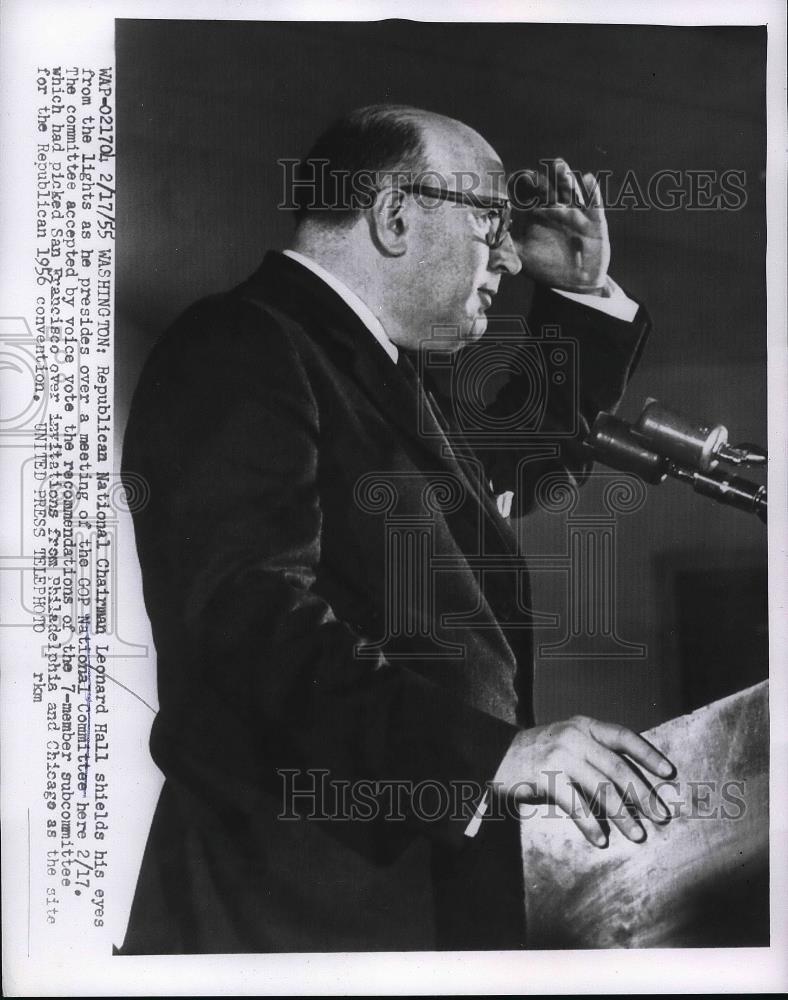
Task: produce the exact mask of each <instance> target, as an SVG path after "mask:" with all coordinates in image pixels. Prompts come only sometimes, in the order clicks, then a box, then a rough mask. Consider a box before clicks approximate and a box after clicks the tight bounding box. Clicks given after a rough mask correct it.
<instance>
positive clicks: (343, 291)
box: [282, 250, 399, 364]
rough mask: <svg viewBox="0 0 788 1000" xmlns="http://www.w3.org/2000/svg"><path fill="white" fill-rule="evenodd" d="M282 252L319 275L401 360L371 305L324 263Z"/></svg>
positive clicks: (390, 354)
mask: <svg viewBox="0 0 788 1000" xmlns="http://www.w3.org/2000/svg"><path fill="white" fill-rule="evenodd" d="M282 253H283V254H284V255H285V257H290V258H292V260H295V261H297V262H298V263H299V264H301V265H302V266H303V267H305V268H307V269H308V270H310V271H311V272H312V273H313V274H315V275H317V277H318V278H320V279H321V281H324V282H325V283H326V284H327V285H328V286H329V288H332V289H333V290H334V291H335V292H336V293H337V295H338V296H339V297H340V298H341V299H342V300H343V301H344V302H345V304H346V305H347V306H349V307H350V308H351V309H352V310H353V312H354V313H355V314H356V315H357V316H358V318H359V319H360V320H361V322H362V323H363V324H364V326H365V327H366V328H367V329H368V330H369V332H370V333H371V334H372V336H373V337H374V338H375V340H377V342H378V343H379V344H380V346H381V347H382V348H383V350H384V351H385V352H386V354H388V356H389V357H390V358H391V360H392V361H393V362H394V364H396V363H397V361H398V360H399V351H398V350H397V345H396V344H394V343H392V342H391V341H390V340H389V338H388V335H387V334H386V331H385V330H384V329H383V324H382V323H381V322H380V320H379V319H378V318H377V316H376V315H375V314H374V313H373V312H372V310H371V309H370V308H369V306H368V305H367V304H366V303H365V302H363V301H362V300H361V299H360V298H359V297H358V295H356V293H355V292H354V291H353V290H352V289H350V288H348V286H347V285H346V284H345V283H344V281H340V280H339V278H337V277H336V276H335V275H333V274H332V273H331V272H330V271H327V270H326V269H325V268H324V267H323V266H322V265H320V264H318V263H317V262H316V261H314V260H312V258H311V257H307V256H305V255H304V254H302V253H299V252H298V250H283V251H282Z"/></svg>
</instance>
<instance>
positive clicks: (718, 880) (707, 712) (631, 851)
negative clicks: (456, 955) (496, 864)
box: [521, 682, 769, 948]
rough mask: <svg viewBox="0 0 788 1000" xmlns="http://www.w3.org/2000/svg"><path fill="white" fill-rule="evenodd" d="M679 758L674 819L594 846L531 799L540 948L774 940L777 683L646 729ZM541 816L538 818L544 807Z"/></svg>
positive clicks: (525, 839)
mask: <svg viewBox="0 0 788 1000" xmlns="http://www.w3.org/2000/svg"><path fill="white" fill-rule="evenodd" d="M643 735H644V736H645V738H646V739H647V740H649V742H651V743H653V744H654V745H655V746H657V747H658V748H659V749H660V750H662V751H663V753H665V754H666V755H667V756H668V757H669V758H670V760H671V761H673V763H674V764H675V765H676V769H677V775H676V778H675V779H674V780H673V781H672V782H660V783H659V787H660V795H661V798H662V799H663V801H664V802H665V804H666V805H667V806H668V809H669V810H670V812H671V814H672V815H673V819H672V820H671V821H670V823H668V824H666V825H665V826H664V827H658V826H655V825H654V824H651V823H649V822H648V820H645V821H644V823H643V825H644V827H645V828H646V832H647V838H646V840H645V841H644V842H643V843H641V844H635V843H632V842H631V841H629V840H627V839H626V838H625V837H624V836H623V835H622V834H620V833H619V831H618V830H617V829H615V828H613V829H612V830H611V832H610V844H609V846H608V847H607V848H606V849H603V850H600V849H599V848H595V847H592V846H591V845H590V844H589V843H588V842H587V841H586V840H585V839H584V838H583V836H582V835H581V834H580V832H579V831H578V829H577V828H576V827H575V825H574V823H573V822H572V821H571V820H570V819H569V818H568V817H567V816H566V815H565V814H563V813H562V812H561V811H560V810H559V809H557V808H556V807H552V808H551V807H549V806H547V805H540V806H533V807H523V809H522V815H523V817H524V818H523V820H522V823H521V831H522V848H523V863H524V866H525V887H526V914H527V920H528V941H529V947H532V948H653V947H735V946H745V945H747V946H766V945H768V944H769V877H768V837H769V813H768V791H769V772H768V755H769V715H768V682H763V683H762V684H758V685H756V686H755V687H752V688H749V689H747V690H745V691H741V692H739V693H738V694H735V695H732V696H731V697H729V698H725V699H723V700H722V701H718V702H715V703H714V704H712V705H707V706H705V707H704V708H701V709H699V710H698V711H697V712H693V713H692V714H691V715H684V716H681V717H679V718H677V719H671V721H670V722H666V723H664V724H663V725H661V726H658V727H657V728H656V729H652V730H649V732H647V733H644V734H643ZM534 814H535V815H534Z"/></svg>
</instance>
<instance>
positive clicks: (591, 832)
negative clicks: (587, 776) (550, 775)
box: [550, 771, 607, 847]
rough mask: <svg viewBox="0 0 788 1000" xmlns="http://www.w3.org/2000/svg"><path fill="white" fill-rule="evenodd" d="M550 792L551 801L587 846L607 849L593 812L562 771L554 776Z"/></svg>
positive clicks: (604, 837)
mask: <svg viewBox="0 0 788 1000" xmlns="http://www.w3.org/2000/svg"><path fill="white" fill-rule="evenodd" d="M550 792H551V797H552V799H553V801H554V802H555V803H556V805H558V806H560V807H561V809H563V810H564V812H565V813H566V814H567V816H569V817H570V819H571V820H572V821H573V822H574V824H575V826H576V827H577V828H578V830H579V831H580V832H581V833H582V834H583V836H584V837H585V838H586V840H587V841H588V843H589V844H592V845H593V846H594V847H607V836H606V834H605V831H604V830H603V829H602V827H601V826H600V824H599V821H598V820H597V818H596V817H595V816H594V813H593V810H592V809H591V808H589V806H588V804H587V803H586V802H584V801H583V796H582V795H581V794H580V793H579V792H578V790H577V788H576V787H575V785H573V784H572V782H571V781H570V780H569V778H568V776H567V775H566V774H565V773H564V772H563V771H562V772H560V773H559V774H556V775H555V780H554V781H552V782H551V788H550Z"/></svg>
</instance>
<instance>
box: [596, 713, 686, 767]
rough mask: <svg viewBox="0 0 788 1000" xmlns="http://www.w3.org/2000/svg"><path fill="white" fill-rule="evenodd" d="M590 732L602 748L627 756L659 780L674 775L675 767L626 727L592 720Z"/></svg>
mask: <svg viewBox="0 0 788 1000" xmlns="http://www.w3.org/2000/svg"><path fill="white" fill-rule="evenodd" d="M590 731H591V735H592V736H593V737H594V739H595V740H596V741H597V742H598V743H601V744H602V746H603V747H607V748H608V749H610V750H616V751H618V753H625V754H627V756H629V757H631V758H632V760H634V761H635V762H636V763H637V764H640V766H641V767H644V768H646V770H647V771H651V773H652V774H658V775H659V776H660V778H672V777H673V775H674V774H675V773H676V769H675V767H674V766H673V765H672V764H671V762H670V761H669V760H668V758H667V757H665V756H664V755H663V754H661V753H660V752H659V750H657V749H656V748H655V747H653V746H652V745H651V744H650V743H648V742H647V741H646V740H644V739H643V737H642V736H638V734H637V733H633V732H632V730H631V729H627V728H626V726H617V725H615V724H614V723H612V722H598V721H596V720H593V721H592V723H591V726H590Z"/></svg>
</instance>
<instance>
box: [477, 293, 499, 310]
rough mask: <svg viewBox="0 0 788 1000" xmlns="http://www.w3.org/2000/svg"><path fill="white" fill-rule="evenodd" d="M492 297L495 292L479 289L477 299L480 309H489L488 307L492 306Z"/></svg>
mask: <svg viewBox="0 0 788 1000" xmlns="http://www.w3.org/2000/svg"><path fill="white" fill-rule="evenodd" d="M494 295H495V292H491V291H490V290H489V289H487V288H480V289H479V298H480V299H481V303H482V307H483V308H484V309H489V308H490V306H491V305H492V301H493V296H494Z"/></svg>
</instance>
